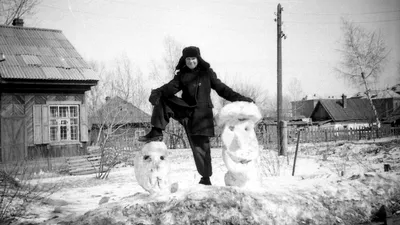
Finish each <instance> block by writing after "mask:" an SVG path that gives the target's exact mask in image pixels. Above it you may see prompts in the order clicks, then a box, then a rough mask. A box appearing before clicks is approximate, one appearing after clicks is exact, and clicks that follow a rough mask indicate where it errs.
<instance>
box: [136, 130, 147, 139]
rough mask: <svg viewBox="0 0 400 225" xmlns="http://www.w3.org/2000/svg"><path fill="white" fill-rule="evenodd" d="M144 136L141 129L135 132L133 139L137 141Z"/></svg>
mask: <svg viewBox="0 0 400 225" xmlns="http://www.w3.org/2000/svg"><path fill="white" fill-rule="evenodd" d="M143 135H145V131H144V130H143V129H137V130H135V138H136V139H138V138H139V137H140V136H143Z"/></svg>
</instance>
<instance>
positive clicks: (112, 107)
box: [90, 97, 151, 125]
mask: <svg viewBox="0 0 400 225" xmlns="http://www.w3.org/2000/svg"><path fill="white" fill-rule="evenodd" d="M150 119H151V116H150V115H149V114H147V113H145V112H143V111H142V110H141V109H139V108H137V107H136V106H134V105H133V104H132V103H130V102H127V101H125V100H123V99H122V98H120V97H114V98H111V99H110V100H108V101H107V102H106V103H105V104H104V105H103V106H102V107H101V108H100V109H99V110H97V112H96V114H95V116H92V117H90V122H91V123H92V124H103V123H107V124H110V123H112V124H113V125H117V124H130V123H147V122H150Z"/></svg>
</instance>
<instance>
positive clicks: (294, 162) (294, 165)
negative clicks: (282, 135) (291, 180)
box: [292, 130, 301, 176]
mask: <svg viewBox="0 0 400 225" xmlns="http://www.w3.org/2000/svg"><path fill="white" fill-rule="evenodd" d="M300 132H301V131H300V130H299V131H298V134H297V144H296V151H295V152H294V161H293V170H292V176H294V171H295V168H296V159H297V151H298V150H299V140H300Z"/></svg>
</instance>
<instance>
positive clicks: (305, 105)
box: [291, 100, 318, 118]
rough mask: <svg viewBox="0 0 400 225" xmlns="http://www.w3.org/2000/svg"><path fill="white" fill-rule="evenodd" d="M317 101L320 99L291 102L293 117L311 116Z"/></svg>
mask: <svg viewBox="0 0 400 225" xmlns="http://www.w3.org/2000/svg"><path fill="white" fill-rule="evenodd" d="M317 103H318V100H303V101H294V102H291V104H292V105H291V106H292V115H293V117H300V116H304V117H306V118H308V117H310V116H311V113H312V111H313V110H314V107H315V106H316V104H317Z"/></svg>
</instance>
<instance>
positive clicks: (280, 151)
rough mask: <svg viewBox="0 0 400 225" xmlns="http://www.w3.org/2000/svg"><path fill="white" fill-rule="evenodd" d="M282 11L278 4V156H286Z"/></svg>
mask: <svg viewBox="0 0 400 225" xmlns="http://www.w3.org/2000/svg"><path fill="white" fill-rule="evenodd" d="M282 11H283V8H282V7H281V4H278V8H277V13H276V17H277V18H276V19H275V21H276V23H277V42H278V44H277V46H278V48H277V50H278V60H277V62H278V65H277V69H278V71H277V74H278V76H277V85H278V87H277V118H276V120H277V121H276V122H277V124H276V127H277V143H278V154H279V155H286V144H284V143H282V142H283V139H284V138H283V132H282V127H281V126H282V125H281V120H282V38H286V36H285V34H284V33H283V32H282Z"/></svg>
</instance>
